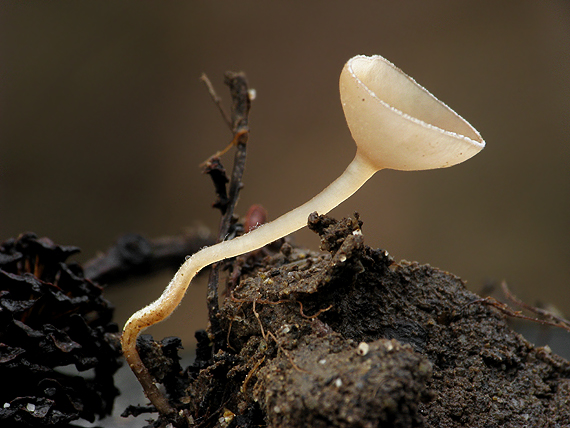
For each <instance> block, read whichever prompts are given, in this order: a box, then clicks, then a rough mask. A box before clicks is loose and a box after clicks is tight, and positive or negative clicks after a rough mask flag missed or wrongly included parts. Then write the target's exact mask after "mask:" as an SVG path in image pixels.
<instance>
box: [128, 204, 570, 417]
mask: <svg viewBox="0 0 570 428" xmlns="http://www.w3.org/2000/svg"><path fill="white" fill-rule="evenodd" d="M361 226H362V222H361V221H360V219H359V217H358V215H355V216H354V217H353V218H347V219H343V220H341V221H336V220H334V219H332V218H329V217H326V216H317V215H316V214H313V215H311V217H310V218H309V227H310V228H311V229H312V230H313V231H315V232H316V233H318V234H319V235H320V237H321V248H322V250H324V251H325V252H313V251H308V250H304V249H299V248H293V247H292V246H291V245H290V244H288V243H285V244H283V245H282V246H281V248H280V250H279V251H278V252H273V253H272V254H270V255H265V254H263V253H260V252H258V253H256V254H249V255H246V256H242V257H239V258H238V259H237V260H236V262H235V263H234V266H239V272H240V274H239V275H240V276H239V278H236V276H235V275H234V276H232V275H230V281H229V286H228V291H227V295H226V297H225V299H224V302H223V304H222V306H221V308H220V313H219V314H218V315H219V316H218V319H219V324H220V326H221V329H222V330H221V332H217V333H216V332H210V334H209V335H208V334H206V333H205V332H199V333H198V334H197V337H198V339H199V345H198V351H197V357H196V361H195V362H194V364H193V365H191V366H190V367H188V368H186V369H185V370H184V371H182V369H181V368H180V366H179V365H178V363H177V358H178V357H177V355H176V351H177V347H178V346H179V343H177V342H176V341H173V340H172V339H168V340H165V341H163V342H162V343H161V344H156V343H154V342H152V341H151V340H150V338H149V337H148V336H147V337H143V338H142V340H141V342H146V345H145V346H143V347H142V348H141V356H142V357H143V359H144V360H145V364H146V365H147V367H149V369H150V370H151V371H152V372H153V374H154V375H155V376H156V377H157V378H158V379H159V380H160V381H162V382H163V383H164V384H165V387H166V389H167V392H168V394H169V397H170V400H171V402H172V404H173V405H176V406H177V407H178V408H180V409H184V411H185V412H186V414H188V415H191V417H190V419H191V420H192V421H193V422H194V423H195V425H196V426H200V427H232V428H233V427H236V428H237V427H244V428H245V427H254V426H255V427H260V426H261V427H265V426H266V427H275V428H278V427H279V428H280V427H289V428H295V427H379V426H382V427H434V428H435V427H438V428H446V427H481V428H483V427H486V428H490V427H499V426H501V427H539V426H540V427H564V426H570V363H569V362H568V361H566V360H564V359H562V358H560V357H558V356H557V355H554V354H552V353H551V352H550V350H549V348H548V347H544V348H540V347H534V346H533V345H532V344H530V343H529V342H528V341H526V340H525V339H524V338H523V337H522V336H520V335H519V334H517V333H515V332H513V331H512V329H511V328H510V327H509V326H508V324H507V323H506V320H505V318H504V315H502V314H501V313H499V312H498V311H497V310H496V309H494V308H491V307H489V306H488V305H485V304H483V303H481V300H480V298H479V296H477V295H475V294H473V293H471V292H470V291H468V290H467V289H466V288H465V284H464V283H463V281H462V280H461V279H460V278H458V277H457V276H454V275H452V274H450V273H448V272H444V271H441V270H439V269H436V268H434V267H431V266H429V265H420V264H418V263H415V262H411V263H410V262H405V261H402V262H400V263H396V262H394V260H393V259H392V258H391V257H390V256H389V255H388V253H387V252H386V251H383V250H378V249H372V248H370V247H368V246H366V245H365V244H364V237H363V235H362V232H361ZM149 343H153V344H154V346H151V347H149V346H148V345H149ZM220 343H222V344H223V345H222V346H219V345H215V346H214V345H213V344H220ZM214 347H215V349H214ZM145 349H151V350H152V351H149V352H145ZM162 349H164V350H165V351H164V353H163V354H164V355H162V354H161V353H162ZM157 352H158V354H157ZM157 355H159V356H158V357H157ZM165 359H166V360H165ZM165 361H166V362H165ZM165 367H169V369H168V370H166V369H165ZM131 410H132V411H133V412H132V413H135V412H136V409H134V408H133V409H131ZM158 423H159V422H157V424H158ZM156 426H158V425H156Z"/></svg>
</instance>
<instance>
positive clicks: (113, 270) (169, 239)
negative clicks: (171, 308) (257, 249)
mask: <svg viewBox="0 0 570 428" xmlns="http://www.w3.org/2000/svg"><path fill="white" fill-rule="evenodd" d="M213 243H214V238H213V237H212V236H211V235H210V232H209V231H207V230H206V229H202V230H192V231H189V232H187V233H184V234H182V235H175V236H164V237H160V238H154V239H147V238H145V237H143V236H141V235H138V234H126V235H123V236H121V237H120V238H119V239H118V240H117V242H116V243H115V245H114V246H113V247H111V248H109V249H108V250H107V251H106V252H105V253H102V254H99V255H98V256H96V257H94V258H93V259H91V260H88V261H87V262H86V263H84V265H83V271H84V274H85V277H86V278H88V279H90V280H92V281H95V282H98V283H100V284H105V285H109V284H112V283H118V282H121V281H124V280H125V278H127V277H129V276H141V275H147V274H149V273H152V272H157V271H159V270H161V269H167V268H173V269H177V268H178V267H179V266H180V264H181V263H183V262H184V259H185V257H186V256H188V255H191V254H194V253H195V252H197V251H199V250H200V248H202V247H205V246H208V245H212V244H213Z"/></svg>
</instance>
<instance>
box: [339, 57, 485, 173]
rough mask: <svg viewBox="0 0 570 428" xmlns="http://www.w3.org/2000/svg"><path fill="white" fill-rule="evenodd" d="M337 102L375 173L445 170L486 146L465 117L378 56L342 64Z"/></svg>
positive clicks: (359, 148)
mask: <svg viewBox="0 0 570 428" xmlns="http://www.w3.org/2000/svg"><path fill="white" fill-rule="evenodd" d="M340 98H341V101H342V107H343V109H344V114H345V116H346V121H347V123H348V127H349V128H350V132H351V133H352V137H353V138H354V140H355V141H356V145H357V146H358V152H359V154H360V155H363V156H364V157H366V158H367V159H368V160H369V162H371V163H372V165H373V166H374V167H375V168H377V169H382V168H391V169H399V170H422V169H433V168H444V167H448V166H452V165H455V164H458V163H460V162H463V161H465V160H467V159H469V158H470V157H472V156H474V155H476V154H477V153H479V151H481V150H482V149H483V147H485V142H484V141H483V139H482V138H481V135H479V133H478V132H477V131H476V130H475V128H473V127H472V126H471V125H470V124H469V123H468V122H467V121H466V120H465V119H463V118H462V117H461V116H459V115H458V114H457V113H455V112H454V111H453V110H452V109H450V108H449V107H448V106H446V105H445V104H444V103H442V102H441V101H439V100H438V99H437V98H436V97H434V96H433V95H432V94H430V93H429V92H428V91H427V90H426V89H424V88H423V87H422V86H420V85H418V84H417V83H416V81H415V80H414V79H412V78H411V77H409V76H408V75H406V74H405V73H404V72H402V70H400V69H399V68H397V67H396V66H394V64H392V63H391V62H389V61H387V60H386V59H384V58H382V57H381V56H371V57H367V56H356V57H354V58H352V59H350V60H349V61H348V62H347V63H346V65H345V66H344V68H343V70H342V73H341V76H340Z"/></svg>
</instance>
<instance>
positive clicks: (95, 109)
mask: <svg viewBox="0 0 570 428" xmlns="http://www.w3.org/2000/svg"><path fill="white" fill-rule="evenodd" d="M361 53H364V54H382V55H383V56H385V57H387V58H388V59H390V60H391V61H393V62H394V63H395V64H396V65H398V66H399V67H401V68H402V69H403V70H404V71H405V72H407V73H408V74H410V75H411V76H413V77H414V78H415V79H416V80H417V81H418V82H419V83H420V84H422V85H424V86H425V87H426V88H428V89H429V90H430V91H431V92H432V93H434V94H435V95H436V96H437V97H439V98H440V99H442V100H443V101H444V102H446V103H447V104H448V105H450V106H451V107H452V108H453V109H454V110H456V111H457V112H458V113H459V114H461V115H462V116H464V117H465V118H466V119H467V120H468V121H470V122H471V123H472V124H473V125H474V126H475V127H476V128H477V129H478V130H479V131H480V132H481V134H482V135H483V137H484V138H485V139H486V141H487V148H486V149H485V150H484V151H483V152H482V153H480V154H479V155H478V156H476V157H475V158H473V159H472V160H470V161H468V162H467V163H465V164H462V165H459V166H456V167H454V168H451V169H444V170H437V171H427V172H408V173H403V172H394V171H383V172H381V173H379V174H377V175H376V176H375V177H374V178H373V179H372V180H371V181H370V182H369V183H367V184H366V186H365V187H364V188H363V189H362V190H361V191H360V192H359V193H357V194H356V195H355V196H353V197H352V198H351V199H350V200H349V201H347V202H345V203H344V204H342V205H341V206H340V207H339V208H337V209H335V210H334V211H333V215H335V216H337V217H341V216H344V215H347V214H351V213H352V212H354V211H355V210H357V211H359V212H360V213H361V215H362V218H363V220H364V222H365V225H364V233H365V236H366V239H367V243H368V244H369V245H371V246H375V247H381V248H385V249H386V250H388V251H389V252H390V253H391V254H392V255H393V256H394V257H395V258H396V259H397V260H399V259H402V258H404V259H408V260H417V261H419V262H421V263H430V264H432V265H434V266H438V267H440V268H442V269H445V270H449V271H451V272H453V273H455V274H457V275H460V276H461V277H463V278H464V279H465V280H467V281H468V286H469V287H470V288H471V289H472V290H478V289H480V288H481V287H482V286H483V284H484V283H485V282H486V281H487V280H503V279H505V280H507V281H508V283H509V284H510V286H511V288H512V290H513V291H514V292H515V293H516V294H518V295H519V297H521V298H523V299H525V300H526V301H527V302H529V303H536V302H537V301H541V302H548V303H554V304H555V305H557V306H558V307H559V309H561V310H563V311H565V312H566V314H567V315H568V314H570V299H568V297H569V295H570V293H569V288H570V284H569V278H570V262H569V259H570V246H569V243H568V238H569V231H570V222H569V217H570V202H569V198H568V196H569V190H570V189H569V187H570V172H569V165H570V158H569V154H570V145H569V142H570V141H569V139H570V138H569V136H570V3H568V2H567V1H565V0H564V1H563V0H560V1H541V2H538V1H536V0H529V1H527V0H513V1H504V2H493V1H481V0H476V1H462V2H448V1H431V2H418V1H414V2H412V1H406V2H384V1H361V2H345V1H314V2H300V1H298V2H267V3H263V2H254V1H232V2H229V1H227V2H193V1H190V2H136V3H135V2H103V3H101V2H95V1H83V2H8V1H6V2H3V3H2V4H1V5H0V239H2V240H3V239H6V238H8V237H10V236H15V235H17V234H19V233H20V232H23V231H26V230H32V231H35V232H36V233H38V234H39V235H42V236H49V237H51V238H52V239H53V240H54V241H56V242H58V243H61V244H69V245H71V244H73V245H78V246H81V247H82V249H83V253H82V255H81V256H80V257H79V258H78V259H79V260H86V259H88V258H90V257H92V256H93V255H94V254H95V253H96V252H97V251H98V250H104V249H106V248H107V247H108V246H110V245H111V244H112V243H113V241H114V240H115V239H116V238H117V237H118V236H120V235H121V234H122V233H125V232H139V233H143V234H145V235H147V236H149V237H155V236H159V235H164V234H176V233H179V232H180V231H182V230H183V229H184V228H186V227H189V226H195V225H197V224H203V225H206V226H208V227H210V228H212V229H216V228H217V224H218V213H217V212H215V211H213V210H212V209H211V208H210V205H211V202H212V201H213V200H214V196H213V190H212V186H211V184H210V181H209V179H208V178H207V177H204V176H202V175H201V174H200V170H199V168H198V167H197V165H198V164H199V163H200V162H202V161H203V160H204V159H206V158H207V157H208V156H209V155H211V154H212V153H214V152H215V151H216V150H219V149H221V148H223V147H224V146H225V145H226V144H227V143H228V142H229V140H230V137H231V136H230V133H229V132H228V130H227V128H226V127H225V125H224V123H223V122H222V120H221V119H220V116H219V113H218V111H217V110H216V108H215V106H214V105H213V103H212V102H211V100H210V98H209V96H208V94H207V92H206V90H205V89H204V87H203V85H202V84H201V83H200V81H199V80H198V78H199V76H200V74H201V73H202V72H206V73H207V74H208V75H209V76H210V78H211V80H212V82H213V83H214V84H215V85H216V87H217V89H218V92H219V94H220V95H222V97H223V98H224V100H225V101H226V102H227V101H228V100H229V96H228V94H227V91H226V88H225V86H224V85H223V84H222V76H223V72H224V71H225V70H228V69H231V70H243V71H245V72H246V73H247V76H248V78H249V81H250V85H251V86H252V87H254V88H255V89H256V90H257V94H258V97H257V99H256V100H255V103H254V105H253V110H252V116H251V129H252V131H251V138H250V146H249V157H248V166H247V171H246V176H245V183H246V187H245V188H244V190H243V192H242V197H241V200H240V205H239V206H238V211H239V212H240V213H241V214H244V213H245V211H246V210H247V208H248V207H249V205H250V204H253V203H261V204H263V205H264V206H265V207H266V208H267V209H268V211H269V213H270V216H271V217H273V218H274V217H276V216H278V215H280V214H282V213H284V212H285V211H287V210H289V209H291V208H293V207H295V206H297V205H298V204H300V203H302V202H304V201H305V200H307V199H309V198H310V197H312V196H313V195H314V194H316V193H317V192H318V191H320V190H321V189H322V188H323V187H325V186H326V185H327V184H328V183H329V182H330V181H332V180H333V179H334V178H336V177H337V176H338V175H339V174H340V173H341V172H342V171H343V169H344V168H345V167H346V166H347V165H348V163H349V161H350V160H351V159H352V156H353V154H354V144H353V143H352V141H351V137H350V134H349V131H348V128H347V127H346V125H345V122H344V117H343V113H342V110H341V106H340V102H339V98H338V76H339V73H340V70H341V68H342V66H343V64H344V62H345V61H346V60H347V59H348V58H350V57H351V56H353V55H356V54H361ZM231 159H232V155H230V156H226V158H224V160H225V163H226V166H227V167H230V166H231ZM296 239H297V242H299V243H301V244H303V245H306V246H309V247H311V248H315V249H316V248H317V246H318V240H317V238H316V237H315V236H313V235H312V234H311V233H309V232H307V231H302V232H300V233H298V234H297V237H296ZM170 275H171V273H164V274H161V275H158V276H157V277H154V278H151V279H149V281H133V282H132V283H131V284H130V285H131V286H133V287H134V286H135V285H136V286H137V287H139V288H138V289H137V291H133V289H132V288H129V287H127V286H123V287H114V288H112V289H110V290H109V297H110V298H111V299H112V300H113V302H114V303H115V305H116V306H117V309H118V313H117V316H118V317H117V318H118V321H119V322H120V323H122V322H124V320H125V319H126V318H127V317H128V315H130V313H131V312H133V311H134V310H135V309H138V308H139V307H141V306H142V305H143V304H146V303H148V302H149V301H151V300H153V299H154V298H156V297H157V296H158V294H159V293H160V291H161V290H162V288H163V287H164V286H165V285H166V283H167V281H168V279H169V277H170ZM192 293H193V294H192V296H191V297H190V298H189V299H187V301H186V302H185V306H184V309H183V310H179V311H177V313H176V314H175V317H174V318H175V319H174V320H172V321H168V322H166V323H165V324H164V325H163V326H162V329H161V330H160V331H157V330H156V329H155V330H154V333H155V334H156V335H157V336H159V337H162V336H164V335H171V334H176V335H182V336H184V337H185V340H186V341H187V342H186V343H191V339H190V337H191V335H192V331H193V329H194V326H191V327H188V326H187V324H186V323H187V321H188V319H189V318H190V315H189V313H188V312H189V311H192V313H193V314H199V315H197V316H196V315H193V317H192V318H193V319H196V320H197V325H198V326H201V327H204V326H205V320H204V317H203V313H204V306H205V304H204V296H205V292H204V288H203V286H198V287H194V288H193V291H192Z"/></svg>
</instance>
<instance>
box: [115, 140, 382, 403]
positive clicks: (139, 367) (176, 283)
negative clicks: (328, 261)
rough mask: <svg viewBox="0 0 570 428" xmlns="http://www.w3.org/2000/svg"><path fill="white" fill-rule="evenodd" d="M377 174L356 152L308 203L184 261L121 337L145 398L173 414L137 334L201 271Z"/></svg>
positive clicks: (298, 223) (286, 230)
mask: <svg viewBox="0 0 570 428" xmlns="http://www.w3.org/2000/svg"><path fill="white" fill-rule="evenodd" d="M376 171H377V169H376V168H374V167H373V166H372V165H370V163H369V162H368V161H367V160H366V159H365V158H364V157H363V156H361V155H359V153H358V151H357V153H356V156H355V158H354V160H353V161H352V162H351V163H350V165H349V166H348V167H347V168H346V170H345V171H344V173H343V174H342V175H341V176H340V177H339V178H337V179H336V180H335V181H334V182H333V183H331V184H330V185H329V186H328V187H327V188H325V189H324V190H323V191H322V192H321V193H319V194H318V195H317V196H315V197H314V198H313V199H311V200H310V201H308V202H306V203H305V204H303V205H301V206H300V207H298V208H295V209H294V210H292V211H290V212H288V213H286V214H284V215H282V216H281V217H279V218H278V219H276V220H274V221H272V222H270V223H267V224H264V225H262V226H260V227H259V228H257V229H255V230H253V231H251V232H249V233H247V234H245V235H243V236H240V237H238V238H235V239H233V240H231V241H224V242H220V243H219V244H216V245H212V246H211V247H206V248H204V249H202V250H200V251H198V252H197V253H195V254H194V255H193V256H192V257H190V258H189V259H188V260H186V261H185V262H184V264H183V265H182V266H181V267H180V269H179V270H178V272H176V274H175V275H174V277H173V278H172V280H171V281H170V284H168V287H166V289H165V290H164V292H163V293H162V295H161V296H160V297H159V298H158V299H157V300H155V301H154V302H152V303H151V304H150V305H148V306H146V307H144V308H143V309H140V310H139V311H137V312H135V313H134V314H133V315H132V316H131V317H130V318H129V320H128V321H127V323H126V324H125V327H124V329H123V336H122V338H121V343H122V346H123V353H124V355H125V358H126V360H127V362H128V363H129V366H130V367H131V369H132V370H133V372H134V373H135V375H136V376H137V378H138V379H139V382H140V383H141V385H142V386H143V388H144V390H145V393H146V395H147V398H148V399H149V400H150V401H151V402H152V403H153V404H154V405H155V407H156V408H157V409H158V410H159V412H161V413H163V414H172V412H173V411H174V410H173V409H172V408H171V407H170V405H169V404H168V401H167V400H166V399H165V398H164V397H163V396H162V394H161V393H160V391H159V390H158V388H157V386H156V384H155V383H154V380H153V378H152V376H151V375H150V373H148V370H147V369H146V367H145V366H144V364H143V363H142V361H141V359H140V356H139V354H138V352H137V349H136V340H137V337H138V335H139V334H140V332H141V331H143V330H144V329H146V328H147V327H149V326H151V325H153V324H156V323H158V322H161V321H163V320H164V319H166V318H168V317H169V316H170V314H171V313H172V312H173V311H174V310H175V309H176V307H177V306H178V304H179V303H180V302H181V300H182V298H183V297H184V294H185V293H186V289H187V288H188V285H190V281H191V280H192V278H193V277H194V276H195V275H196V274H197V273H198V272H199V271H200V270H201V269H202V268H204V267H206V266H208V265H210V264H212V263H215V262H218V261H220V260H224V259H227V258H230V257H235V256H238V255H240V254H244V253H247V252H249V251H253V250H256V249H258V248H261V247H263V246H265V245H267V244H269V243H271V242H274V241H276V240H277V239H279V238H282V237H283V236H287V235H289V234H290V233H293V232H295V231H296V230H299V229H301V228H302V227H304V226H306V224H307V218H308V217H309V214H311V213H312V212H315V211H317V212H318V213H319V214H326V213H327V212H329V211H330V210H332V209H333V208H334V207H336V206H337V205H339V204H340V203H341V202H343V201H344V200H346V199H347V198H348V197H350V196H351V195H352V194H353V193H354V192H356V191H357V190H358V189H359V188H360V187H361V186H362V185H363V184H364V183H365V182H366V181H367V180H368V179H369V178H370V177H372V175H374V173H375V172H376Z"/></svg>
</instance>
